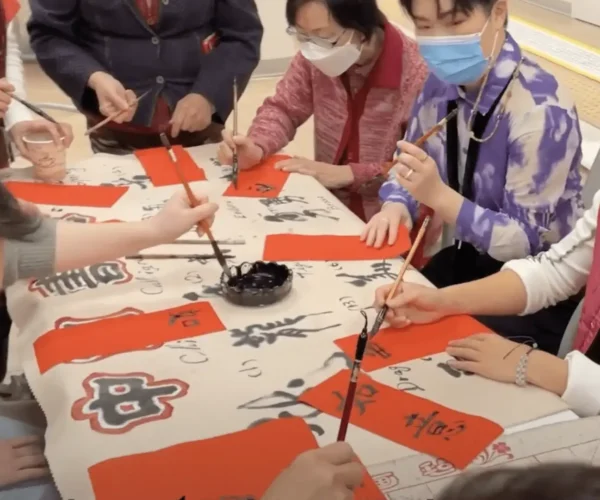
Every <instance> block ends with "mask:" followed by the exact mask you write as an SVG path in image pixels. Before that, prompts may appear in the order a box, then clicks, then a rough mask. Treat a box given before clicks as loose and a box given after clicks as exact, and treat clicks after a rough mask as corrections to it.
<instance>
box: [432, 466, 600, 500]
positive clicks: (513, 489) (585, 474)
mask: <svg viewBox="0 0 600 500" xmlns="http://www.w3.org/2000/svg"><path fill="white" fill-rule="evenodd" d="M599 497H600V469H599V468H598V467H595V466H592V465H588V464H585V463H582V462H553V463H545V464H539V465H535V466H533V467H517V466H514V467H510V466H509V467H504V466H502V467H493V468H491V469H486V470H478V471H472V472H467V473H464V474H461V475H459V476H457V477H456V478H455V479H454V480H453V481H452V482H451V483H450V484H449V485H448V486H446V488H444V489H443V490H442V492H441V493H440V494H439V496H436V500H505V499H509V498H510V500H555V499H557V498H568V499H569V500H593V499H596V498H599Z"/></svg>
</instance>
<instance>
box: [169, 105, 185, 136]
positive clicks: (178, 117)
mask: <svg viewBox="0 0 600 500" xmlns="http://www.w3.org/2000/svg"><path fill="white" fill-rule="evenodd" d="M182 121H183V116H182V113H181V111H180V110H179V109H178V108H175V112H174V113H173V117H172V118H171V122H170V123H171V137H173V138H175V137H177V136H178V135H179V132H181V123H182Z"/></svg>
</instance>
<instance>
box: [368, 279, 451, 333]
mask: <svg viewBox="0 0 600 500" xmlns="http://www.w3.org/2000/svg"><path fill="white" fill-rule="evenodd" d="M393 286H394V285H393V283H390V284H389V285H384V286H381V287H379V288H378V289H377V291H376V292H375V307H376V308H377V309H381V308H382V307H383V305H384V304H387V306H388V308H389V309H388V313H387V315H386V318H385V319H386V321H387V322H388V323H389V324H390V325H391V326H393V327H395V328H403V327H405V326H408V325H410V324H412V323H417V324H424V323H433V322H435V321H438V320H439V319H441V318H443V317H444V316H449V315H450V314H453V310H452V307H451V305H450V304H449V303H448V301H447V300H446V299H445V296H444V294H443V293H442V291H441V290H438V289H437V288H433V287H428V286H423V285H417V284H415V283H406V282H403V283H402V284H401V285H400V286H399V287H398V291H397V292H396V295H395V296H394V297H392V298H391V299H390V300H387V296H388V295H389V293H390V291H391V289H392V287H393Z"/></svg>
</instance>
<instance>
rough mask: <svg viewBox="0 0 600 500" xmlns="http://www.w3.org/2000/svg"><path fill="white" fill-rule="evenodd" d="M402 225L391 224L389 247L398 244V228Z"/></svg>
mask: <svg viewBox="0 0 600 500" xmlns="http://www.w3.org/2000/svg"><path fill="white" fill-rule="evenodd" d="M399 225H400V224H396V223H390V225H389V228H388V245H393V244H394V243H396V239H397V238H398V226H399Z"/></svg>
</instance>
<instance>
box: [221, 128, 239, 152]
mask: <svg viewBox="0 0 600 500" xmlns="http://www.w3.org/2000/svg"><path fill="white" fill-rule="evenodd" d="M221 137H222V138H223V144H225V145H226V146H227V147H228V148H229V149H235V146H236V143H235V140H234V139H233V134H232V133H231V132H230V131H229V130H227V129H223V131H222V132H221Z"/></svg>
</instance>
